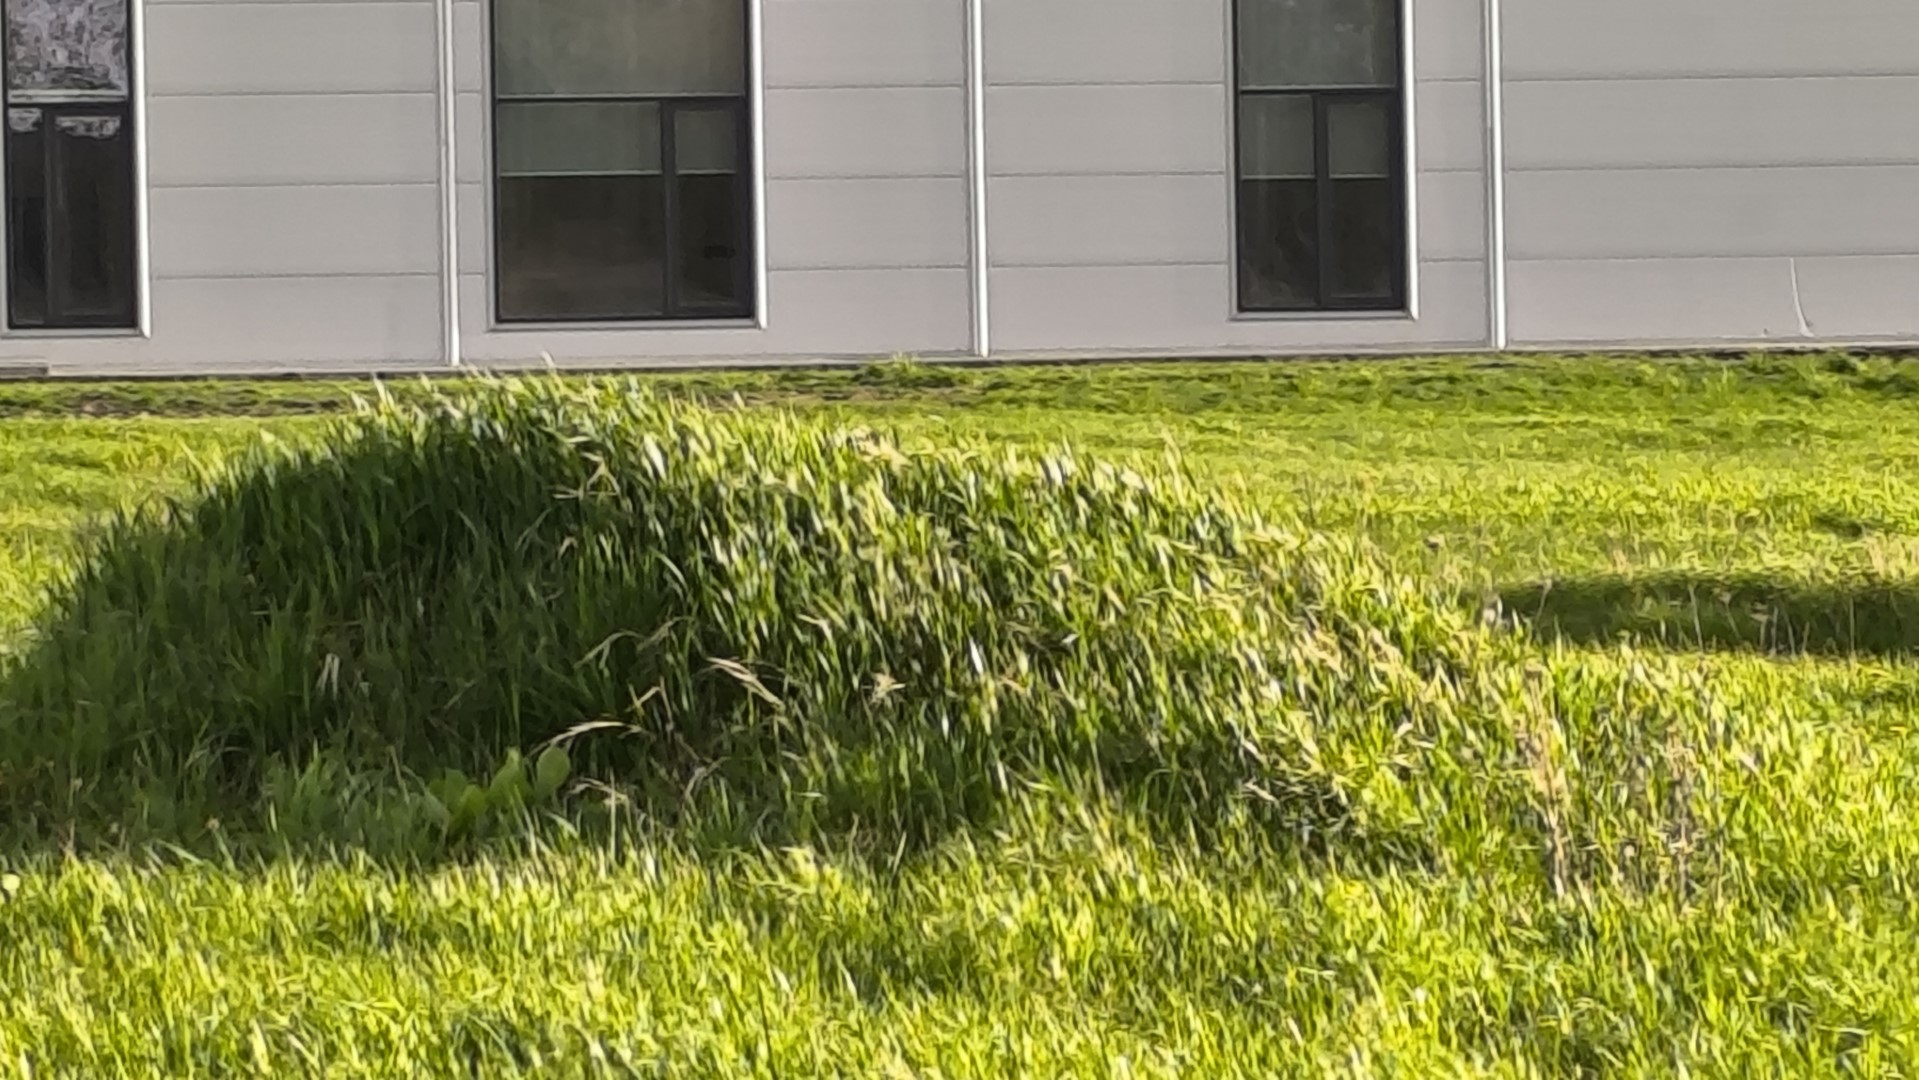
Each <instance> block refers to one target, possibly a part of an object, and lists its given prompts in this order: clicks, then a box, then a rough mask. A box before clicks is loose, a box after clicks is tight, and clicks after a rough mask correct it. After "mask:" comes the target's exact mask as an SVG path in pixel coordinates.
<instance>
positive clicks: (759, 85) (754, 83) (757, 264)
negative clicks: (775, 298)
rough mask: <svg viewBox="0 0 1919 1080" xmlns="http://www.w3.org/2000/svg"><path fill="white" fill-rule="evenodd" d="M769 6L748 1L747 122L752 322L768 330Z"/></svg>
mask: <svg viewBox="0 0 1919 1080" xmlns="http://www.w3.org/2000/svg"><path fill="white" fill-rule="evenodd" d="M765 25H766V9H765V5H764V4H763V3H762V2H761V0H747V4H746V80H747V85H746V99H747V113H748V116H747V125H748V127H749V129H750V131H751V135H750V136H749V138H750V139H751V140H752V145H751V147H750V150H751V153H752V169H753V180H752V183H753V193H752V196H751V198H752V201H753V323H754V325H755V326H757V327H759V328H760V329H761V330H765V329H766V328H767V325H768V324H769V323H770V322H771V321H772V310H773V305H772V300H771V299H770V298H769V296H768V286H767V280H768V278H767V271H766V33H765Z"/></svg>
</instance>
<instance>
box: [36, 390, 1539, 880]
mask: <svg viewBox="0 0 1919 1080" xmlns="http://www.w3.org/2000/svg"><path fill="white" fill-rule="evenodd" d="M202 486H203V490H202V491H201V492H200V493H199V494H198V496H197V497H195V498H193V499H189V500H186V501H184V502H182V503H180V504H178V505H175V506H171V507H169V508H167V509H166V510H164V511H160V512H152V511H149V512H146V513H142V514H138V515H135V516H132V517H129V518H127V519H125V520H123V521H121V522H120V523H118V524H117V525H116V526H114V527H112V528H111V529H109V530H107V531H106V533H105V534H104V536H103V537H102V538H101V539H99V540H98V541H97V542H96V543H95V544H94V546H93V548H92V550H91V552H90V554H89V556H88V557H87V558H86V559H85V560H84V561H83V562H82V563H81V565H80V568H79V569H78V570H77V571H76V574H75V576H74V578H73V580H72V581H71V582H70V583H69V584H68V585H67V586H66V587H65V588H64V589H63V590H62V592H61V593H60V595H59V596H58V598H57V599H56V601H55V603H54V604H53V606H52V608H51V610H50V612H49V614H48V616H47V618H46V620H45V622H44V625H43V627H42V630H41V633H40V636H39V638H38V640H37V641H36V642H35V643H34V645H33V646H32V648H30V649H29V650H27V652H26V654H25V655H24V657H23V658H22V659H21V661H20V662H19V663H17V664H16V665H15V666H14V669H13V670H12V671H10V672H8V673H7V674H6V677H5V679H4V684H3V685H0V771H3V772H4V777H5V779H4V784H3V785H0V790H4V792H5V793H6V796H5V797H6V800H7V803H8V804H9V809H10V811H11V812H12V814H13V815H14V816H15V817H16V819H17V818H19V817H21V816H23V815H24V816H28V817H32V818H34V819H35V820H37V821H39V822H40V823H41V824H42V825H43V826H44V825H55V824H58V823H60V822H62V821H64V820H68V819H74V818H79V819H85V818H87V817H89V816H90V815H92V816H98V815H99V813H106V814H107V815H108V816H114V815H116V814H118V815H121V816H124V811H123V810H120V809H116V808H122V807H126V806H128V805H132V806H136V807H147V808H149V809H151V808H154V807H159V808H161V809H169V808H178V807H188V808H193V812H194V813H196V814H198V813H207V812H213V811H216V810H222V809H223V808H224V810H225V811H226V812H232V811H233V808H234V807H235V806H236V805H239V806H244V805H247V800H248V799H249V798H251V797H252V796H253V795H254V794H255V793H257V791H258V789H259V785H260V783H261V778H262V776H263V775H264V771H263V770H264V769H265V767H266V766H267V765H268V764H270V763H274V762H279V763H282V764H285V763H296V764H297V763H298V762H300V761H302V760H311V759H312V758H314V757H315V756H316V755H317V756H320V757H324V758H325V759H326V760H330V761H345V762H349V763H352V764H353V765H354V766H355V767H374V766H378V765H381V764H383V763H384V764H397V765H398V766H400V767H401V768H402V769H404V770H407V771H410V772H412V773H415V774H418V775H423V776H424V775H432V774H434V773H436V772H438V771H439V770H443V769H446V768H459V769H462V770H468V771H480V770H490V769H491V768H492V767H493V766H494V765H495V764H497V763H498V762H499V761H500V759H501V756H502V755H503V754H505V753H507V752H509V751H512V750H522V749H524V750H529V751H530V750H531V749H533V748H534V747H536V746H537V745H538V744H541V743H543V742H547V741H551V740H554V739H556V738H563V737H564V738H569V740H570V743H571V748H572V754H573V757H574V761H575V773H576V775H581V774H583V775H586V776H590V777H595V778H600V779H604V780H607V781H609V782H612V783H615V784H617V785H620V786H621V787H622V788H623V789H624V790H625V792H626V793H627V795H628V796H629V797H630V798H633V799H635V800H637V801H638V802H639V803H640V804H641V805H642V807H643V808H645V809H646V810H647V811H648V812H649V813H652V814H655V815H657V816H661V817H671V818H676V819H681V820H688V821H697V822H699V823H700V824H701V826H702V827H703V828H707V829H717V830H719V831H720V832H722V833H724V834H727V835H732V836H741V837H744V836H748V835H758V836H766V835H768V834H774V835H786V836H805V835H809V834H813V833H815V832H816V831H817V830H820V829H830V830H834V831H837V832H842V833H844V832H852V833H856V834H857V833H862V832H865V833H870V834H872V835H874V836H875V837H876V838H878V839H879V840H880V841H882V842H884V843H886V844H889V845H890V844H893V843H901V844H904V843H907V842H918V841H921V840H925V839H928V838H931V837H932V836H934V835H936V834H937V833H939V832H941V831H943V830H945V829H948V828H950V827H952V826H954V825H956V824H960V823H972V824H988V823H991V822H993V821H994V820H995V819H996V818H998V817H999V816H1000V815H1002V814H1003V812H1004V811H1005V809H1006V808H1007V806H1008V804H1009V802H1011V801H1020V800H1027V799H1030V798H1034V797H1041V796H1046V795H1049V794H1054V795H1061V796H1064V797H1066V798H1068V799H1070V800H1072V801H1074V802H1083V801H1085V800H1090V799H1098V800H1119V801H1123V802H1124V803H1126V804H1128V805H1130V806H1133V807H1136V808H1139V809H1141V810H1143V811H1145V812H1147V814H1148V815H1149V817H1150V818H1151V819H1152V820H1156V821H1160V822H1164V823H1167V824H1169V825H1172V826H1175V827H1181V826H1184V827H1190V826H1203V825H1204V824H1205V823H1206V822H1209V821H1213V820H1216V819H1217V817H1218V816H1219V815H1221V814H1228V815H1235V816H1247V815H1250V816H1253V817H1258V818H1260V819H1262V820H1264V821H1266V822H1267V823H1268V824H1269V825H1277V826H1280V827H1283V828H1285V829H1289V830H1292V831H1293V832H1294V833H1295V834H1297V835H1305V836H1308V837H1317V838H1323V837H1325V836H1327V835H1329V834H1334V833H1339V832H1341V831H1344V832H1345V833H1347V834H1350V835H1352V836H1354V837H1358V836H1360V835H1361V834H1364V835H1366V836H1369V837H1372V838H1374V839H1377V840H1380V842H1387V841H1388V840H1390V839H1391V838H1392V837H1394V836H1397V835H1402V834H1403V835H1412V834H1414V833H1416V832H1417V831H1418V830H1417V829H1416V828H1415V826H1416V824H1417V822H1418V821H1419V820H1420V815H1419V814H1418V813H1417V812H1416V811H1415V809H1414V804H1415V803H1416V802H1417V801H1418V798H1419V793H1418V792H1417V791H1416V790H1415V789H1416V787H1417V786H1419V785H1422V784H1423V785H1431V787H1432V792H1431V793H1433V794H1436V795H1437V796H1439V797H1444V796H1445V793H1446V790H1447V789H1446V786H1445V785H1441V784H1437V783H1436V777H1434V776H1432V775H1430V774H1431V773H1432V772H1433V770H1436V769H1443V768H1447V767H1452V768H1464V767H1467V765H1466V764H1462V762H1461V761H1460V760H1454V759H1452V758H1446V757H1445V756H1444V755H1435V754H1434V753H1432V750H1433V748H1434V747H1436V746H1439V745H1440V744H1441V743H1443V742H1445V741H1446V740H1448V739H1453V738H1458V737H1465V736H1466V734H1467V733H1468V732H1469V729H1470V727H1471V724H1470V723H1464V724H1462V722H1461V720H1460V717H1461V715H1462V714H1467V713H1471V712H1472V711H1473V710H1474V709H1476V708H1477V706H1476V705H1475V704H1474V703H1473V700H1472V695H1470V694H1466V693H1463V692H1462V691H1461V690H1460V689H1459V687H1460V686H1461V685H1462V683H1463V682H1464V681H1465V677H1466V674H1467V673H1468V672H1470V671H1472V670H1473V669H1474V667H1475V665H1476V664H1477V663H1478V662H1479V660H1480V659H1481V658H1480V657H1479V654H1480V653H1481V652H1482V651H1483V650H1485V649H1488V648H1492V647H1494V645H1495V644H1497V643H1489V639H1488V638H1487V637H1486V636H1485V635H1484V633H1483V632H1481V631H1480V630H1479V629H1478V628H1477V627H1476V626H1475V625H1473V624H1472V623H1471V622H1470V620H1468V619H1467V618H1465V617H1463V616H1461V615H1459V614H1457V613H1456V612H1455V610H1454V607H1453V605H1451V604H1449V603H1447V602H1445V601H1444V599H1443V598H1439V597H1433V596H1428V595H1426V594H1424V593H1422V592H1421V591H1419V590H1418V589H1417V588H1416V587H1414V586H1413V585H1411V584H1409V583H1407V582H1405V581H1403V580H1401V579H1398V578H1395V577H1393V576H1391V575H1390V574H1388V573H1387V572H1385V571H1384V570H1383V569H1382V568H1381V567H1380V566H1379V565H1378V564H1377V563H1376V562H1374V561H1373V560H1372V559H1370V558H1369V557H1368V556H1366V555H1365V554H1364V553H1363V552H1362V551H1360V550H1359V549H1358V548H1356V547H1355V546H1352V545H1349V544H1345V543H1339V542H1334V541H1330V540H1327V539H1325V538H1321V537H1314V536H1309V535H1305V534H1301V533H1296V532H1287V531H1284V530H1280V529H1275V528H1271V527H1268V526H1266V525H1264V524H1262V523H1261V522H1260V520H1259V519H1258V518H1257V517H1256V516H1255V515H1252V514H1249V513H1247V512H1244V511H1243V510H1241V509H1239V508H1236V507H1234V506H1232V505H1230V504H1229V503H1228V502H1226V501H1223V500H1222V499H1221V498H1219V497H1218V496H1216V495H1210V494H1204V493H1201V492H1200V491H1198V490H1196V489H1194V488H1193V487H1191V486H1189V485H1188V484H1187V483H1186V482H1185V481H1184V480H1183V478H1182V476H1181V475H1180V473H1179V471H1178V469H1177V468H1176V467H1171V466H1169V467H1167V468H1164V469H1157V470H1154V471H1153V475H1142V474H1139V473H1135V472H1132V471H1128V470H1126V469H1121V468H1116V467H1112V466H1109V465H1105V464H1099V463H1094V462H1089V461H1086V460H1082V459H1080V458H1078V457H1076V456H1074V455H1073V454H1071V453H1070V452H1064V451H1062V452H1060V453H1057V454H1053V455H1049V456H1045V457H1039V458H1031V457H1023V456H1020V455H1018V454H1014V453H1009V452H1002V451H998V450H994V449H990V448H981V447H974V448H970V449H939V450H930V449H910V448H905V447H902V446H901V445H899V444H898V443H897V442H895V441H893V440H891V439H889V438H886V437H883V436H880V435H876V434H872V433H868V432H863V431H857V430H846V429H840V428H835V427H831V426H828V425H824V424H820V423H815V422H809V421H804V420H801V419H797V418H794V417H791V416H785V415H778V414H771V413H764V412H756V411H744V410H741V411H732V410H721V411H714V410H710V409H708V408H705V407H701V406H699V405H695V404H689V403H684V402H676V401H672V400H666V399H662V398H660V397H657V396H654V395H651V394H649V393H647V392H645V391H643V390H641V389H640V388H638V387H637V386H636V385H634V384H605V383H602V384H595V385H590V386H581V385H577V384H576V385H570V386H569V385H566V384H562V383H560V382H559V381H558V380H536V381H527V382H514V383H498V384H492V383H479V384H473V385H471V386H467V387H463V388H461V389H460V390H458V391H457V392H456V393H454V394H452V395H451V396H440V397H436V398H434V399H432V400H430V401H427V402H426V403H424V404H412V405H400V404H396V403H394V402H391V401H387V402H383V403H380V404H378V405H375V406H372V407H370V408H368V409H367V410H365V411H363V412H362V413H360V414H358V415H355V416H353V417H351V418H348V419H344V420H341V421H339V422H337V423H336V424H335V425H334V426H333V427H332V428H331V429H330V430H329V431H328V432H327V434H326V435H325V437H323V438H320V439H318V440H316V441H314V442H312V443H311V444H302V445H300V446H295V447H288V446H272V445H267V446H262V447H261V448H259V449H258V450H256V451H254V452H252V453H250V454H247V455H244V456H242V457H241V458H239V459H237V460H234V461H231V462H230V463H228V464H225V465H222V466H219V467H217V468H216V469H215V470H214V471H213V472H212V474H211V475H209V476H208V477H207V478H206V480H205V482H204V484H203V485H202ZM1501 752H1503V751H1501ZM482 775H484V774H482ZM1413 840H1414V841H1415V842H1416V841H1417V837H1416V836H1414V837H1413Z"/></svg>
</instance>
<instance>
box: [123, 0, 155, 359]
mask: <svg viewBox="0 0 1919 1080" xmlns="http://www.w3.org/2000/svg"><path fill="white" fill-rule="evenodd" d="M127 34H128V41H127V61H128V63H129V65H130V66H131V67H132V68H133V70H132V71H131V72H129V75H130V76H131V77H130V78H129V79H128V82H127V93H128V94H129V95H130V96H131V97H132V99H133V100H131V101H129V102H128V103H127V106H128V107H127V115H128V118H129V122H130V123H132V124H133V325H134V327H135V328H136V329H138V330H139V331H140V336H141V337H143V338H151V337H152V336H153V244H152V239H151V238H152V236H153V223H152V215H151V214H149V213H148V210H147V205H148V201H149V200H148V198H147V187H148V185H147V5H146V0H129V3H128V4H127Z"/></svg>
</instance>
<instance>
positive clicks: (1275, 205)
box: [1239, 176, 1319, 311]
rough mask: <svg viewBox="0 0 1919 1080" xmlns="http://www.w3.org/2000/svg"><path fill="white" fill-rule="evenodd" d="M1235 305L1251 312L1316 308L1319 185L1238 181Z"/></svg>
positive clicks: (1278, 181) (1274, 181) (1292, 182)
mask: <svg viewBox="0 0 1919 1080" xmlns="http://www.w3.org/2000/svg"><path fill="white" fill-rule="evenodd" d="M1239 304H1240V307H1242V308H1245V309H1247V310H1252V311H1272V310H1284V309H1288V308H1292V309H1299V308H1313V307H1317V306H1319V207H1318V184H1317V182H1316V181H1314V180H1313V179H1312V178H1311V177H1310V176H1308V177H1307V178H1305V179H1301V180H1242V181H1240V184H1239Z"/></svg>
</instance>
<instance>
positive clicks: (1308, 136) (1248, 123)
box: [1239, 94, 1313, 180]
mask: <svg viewBox="0 0 1919 1080" xmlns="http://www.w3.org/2000/svg"><path fill="white" fill-rule="evenodd" d="M1239 175H1240V177H1241V178H1242V179H1249V180H1250V179H1262V180H1271V179H1281V178H1288V179H1299V178H1305V179H1309V180H1310V179H1311V178H1312V176H1313V99H1312V98H1310V97H1307V96H1306V95H1304V94H1254V95H1248V96H1246V97H1243V98H1241V99H1240V102H1239Z"/></svg>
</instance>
